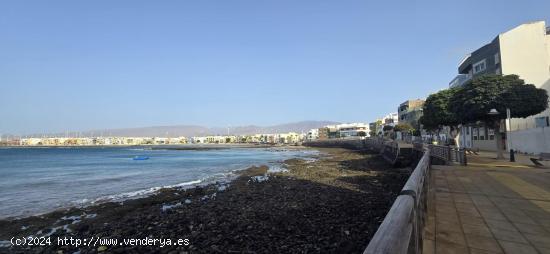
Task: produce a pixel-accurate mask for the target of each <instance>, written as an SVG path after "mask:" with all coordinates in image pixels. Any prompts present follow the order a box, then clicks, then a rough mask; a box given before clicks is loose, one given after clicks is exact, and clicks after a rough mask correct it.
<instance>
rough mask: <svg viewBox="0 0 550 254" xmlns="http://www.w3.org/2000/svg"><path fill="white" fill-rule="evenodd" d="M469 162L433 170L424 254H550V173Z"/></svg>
mask: <svg viewBox="0 0 550 254" xmlns="http://www.w3.org/2000/svg"><path fill="white" fill-rule="evenodd" d="M468 163H469V166H468V167H462V166H433V167H432V169H433V170H432V179H431V183H432V184H431V190H430V201H431V202H429V204H428V220H427V222H426V228H425V230H424V239H425V240H424V253H526V254H527V253H550V169H540V168H534V167H531V166H529V165H527V164H522V163H521V162H520V163H510V162H506V161H497V160H495V159H492V158H490V157H489V156H484V155H482V154H480V156H469V157H468Z"/></svg>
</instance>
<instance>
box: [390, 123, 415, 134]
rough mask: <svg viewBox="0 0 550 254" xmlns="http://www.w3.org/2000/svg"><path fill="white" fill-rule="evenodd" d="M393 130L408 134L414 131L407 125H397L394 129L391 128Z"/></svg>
mask: <svg viewBox="0 0 550 254" xmlns="http://www.w3.org/2000/svg"><path fill="white" fill-rule="evenodd" d="M393 130H394V131H400V132H407V133H408V132H411V131H412V130H414V128H413V127H412V125H410V124H408V123H398V124H397V125H395V127H393Z"/></svg>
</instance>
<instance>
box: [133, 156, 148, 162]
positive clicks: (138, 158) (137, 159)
mask: <svg viewBox="0 0 550 254" xmlns="http://www.w3.org/2000/svg"><path fill="white" fill-rule="evenodd" d="M148 159H149V156H145V155H137V156H134V160H135V161H144V160H148Z"/></svg>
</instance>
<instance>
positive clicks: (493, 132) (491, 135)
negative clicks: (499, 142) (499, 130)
mask: <svg viewBox="0 0 550 254" xmlns="http://www.w3.org/2000/svg"><path fill="white" fill-rule="evenodd" d="M488 134H489V139H490V140H495V130H493V129H488Z"/></svg>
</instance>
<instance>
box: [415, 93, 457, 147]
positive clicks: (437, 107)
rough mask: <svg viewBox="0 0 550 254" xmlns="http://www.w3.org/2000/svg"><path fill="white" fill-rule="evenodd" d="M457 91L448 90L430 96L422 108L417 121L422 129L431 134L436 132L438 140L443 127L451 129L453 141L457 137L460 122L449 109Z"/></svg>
mask: <svg viewBox="0 0 550 254" xmlns="http://www.w3.org/2000/svg"><path fill="white" fill-rule="evenodd" d="M457 90H458V88H450V89H445V90H441V91H439V92H437V93H434V94H431V95H430V96H428V98H427V99H426V102H424V106H423V107H422V111H423V115H422V117H420V120H419V121H420V123H421V124H422V127H423V128H424V129H426V130H428V131H430V132H432V133H433V132H436V133H437V134H438V135H437V137H438V138H439V132H440V131H441V129H442V128H443V126H449V127H450V128H451V135H452V138H453V139H454V138H455V137H456V135H458V130H459V129H458V125H459V124H460V122H459V121H458V119H457V117H456V115H455V114H454V112H453V111H451V110H450V109H449V107H450V106H449V102H450V100H451V98H452V97H453V95H454V94H455V93H456V91H457Z"/></svg>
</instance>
